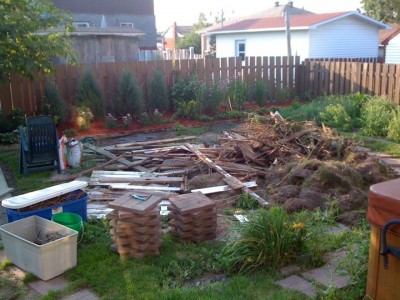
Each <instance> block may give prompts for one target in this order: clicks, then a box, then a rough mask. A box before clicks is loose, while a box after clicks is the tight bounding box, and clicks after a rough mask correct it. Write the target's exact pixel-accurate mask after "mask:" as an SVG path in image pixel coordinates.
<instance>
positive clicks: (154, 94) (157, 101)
mask: <svg viewBox="0 0 400 300" xmlns="http://www.w3.org/2000/svg"><path fill="white" fill-rule="evenodd" d="M149 87H150V92H149V98H148V103H147V111H150V112H151V111H154V110H155V109H158V110H160V111H161V112H164V111H167V110H168V109H169V101H168V94H167V88H166V85H165V79H164V74H163V73H162V71H161V70H158V69H155V70H154V74H153V79H152V80H151V82H150V85H149Z"/></svg>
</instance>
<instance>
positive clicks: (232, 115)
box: [215, 110, 247, 120]
mask: <svg viewBox="0 0 400 300" xmlns="http://www.w3.org/2000/svg"><path fill="white" fill-rule="evenodd" d="M246 116H247V114H246V113H245V112H243V111H239V110H227V111H226V112H223V113H220V114H218V115H216V116H215V117H216V119H220V120H230V119H242V118H245V117H246Z"/></svg>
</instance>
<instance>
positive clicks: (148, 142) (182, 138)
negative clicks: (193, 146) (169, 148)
mask: <svg viewBox="0 0 400 300" xmlns="http://www.w3.org/2000/svg"><path fill="white" fill-rule="evenodd" d="M196 138H197V137H196V136H194V135H190V136H180V137H176V138H169V139H162V140H152V141H144V142H132V143H124V144H115V147H117V148H118V147H131V146H148V145H157V144H168V143H175V142H182V141H190V140H195V139H196Z"/></svg>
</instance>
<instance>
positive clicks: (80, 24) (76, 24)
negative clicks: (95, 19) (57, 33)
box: [72, 22, 89, 28]
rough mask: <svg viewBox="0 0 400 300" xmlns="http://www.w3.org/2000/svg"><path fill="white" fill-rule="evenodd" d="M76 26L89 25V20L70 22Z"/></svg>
mask: <svg viewBox="0 0 400 300" xmlns="http://www.w3.org/2000/svg"><path fill="white" fill-rule="evenodd" d="M72 25H74V26H75V27H76V28H82V27H85V28H86V27H89V22H72Z"/></svg>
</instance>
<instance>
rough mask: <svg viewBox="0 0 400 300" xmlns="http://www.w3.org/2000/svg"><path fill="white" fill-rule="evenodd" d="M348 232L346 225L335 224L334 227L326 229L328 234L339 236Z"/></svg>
mask: <svg viewBox="0 0 400 300" xmlns="http://www.w3.org/2000/svg"><path fill="white" fill-rule="evenodd" d="M349 230H350V228H349V227H347V226H346V225H344V224H341V223H337V224H336V225H335V226H330V227H329V228H328V233H332V234H339V233H342V232H345V231H349Z"/></svg>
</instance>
